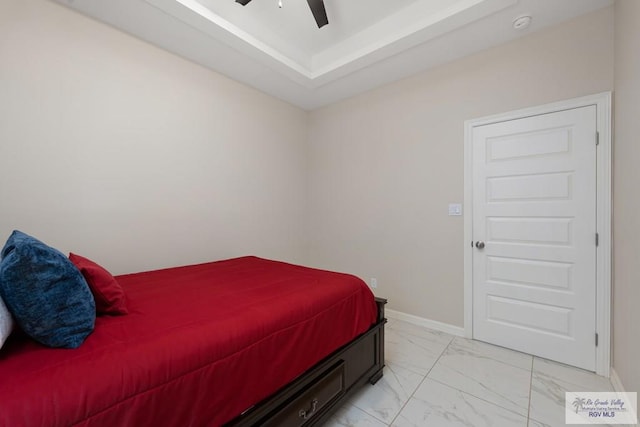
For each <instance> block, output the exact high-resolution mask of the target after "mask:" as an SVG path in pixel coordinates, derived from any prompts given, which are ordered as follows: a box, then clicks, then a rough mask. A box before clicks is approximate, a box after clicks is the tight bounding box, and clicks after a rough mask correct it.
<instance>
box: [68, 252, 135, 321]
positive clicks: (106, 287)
mask: <svg viewBox="0 0 640 427" xmlns="http://www.w3.org/2000/svg"><path fill="white" fill-rule="evenodd" d="M69 259H70V260H71V262H72V263H73V264H74V265H75V266H76V267H77V268H78V270H80V272H81V273H82V275H83V276H84V278H85V280H86V281H87V283H88V284H89V289H91V293H92V294H93V298H94V299H95V300H96V312H98V313H101V314H127V313H129V311H128V310H127V305H126V295H125V293H124V289H122V286H120V283H118V281H117V280H116V279H115V277H113V276H112V275H111V273H109V272H108V271H107V270H105V269H104V268H102V267H101V266H99V265H98V264H96V263H95V262H93V261H91V260H90V259H87V258H85V257H81V256H80V255H76V254H73V253H71V254H69Z"/></svg>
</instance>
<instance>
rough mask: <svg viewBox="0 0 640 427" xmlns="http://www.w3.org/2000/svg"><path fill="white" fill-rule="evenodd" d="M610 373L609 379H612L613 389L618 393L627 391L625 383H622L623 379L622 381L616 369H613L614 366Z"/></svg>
mask: <svg viewBox="0 0 640 427" xmlns="http://www.w3.org/2000/svg"><path fill="white" fill-rule="evenodd" d="M609 373H610V374H611V376H610V377H609V379H610V380H611V385H613V389H614V390H615V391H617V392H618V393H625V392H626V390H625V389H624V385H623V384H622V381H620V377H619V376H618V373H617V372H616V370H615V369H613V367H612V368H611V370H610V371H609Z"/></svg>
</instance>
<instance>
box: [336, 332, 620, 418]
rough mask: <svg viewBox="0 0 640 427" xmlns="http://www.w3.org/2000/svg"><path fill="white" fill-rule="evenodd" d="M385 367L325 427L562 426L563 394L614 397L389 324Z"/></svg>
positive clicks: (605, 387) (501, 351) (594, 378)
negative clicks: (591, 394) (379, 375)
mask: <svg viewBox="0 0 640 427" xmlns="http://www.w3.org/2000/svg"><path fill="white" fill-rule="evenodd" d="M385 333H386V336H385V352H386V367H385V371H384V376H383V377H382V379H381V380H380V381H378V383H377V384H375V385H373V386H371V385H366V386H365V387H364V388H363V389H362V390H361V391H359V392H358V394H356V395H355V396H354V397H353V398H352V399H351V400H350V401H349V402H348V403H347V404H345V405H344V406H343V407H342V408H341V409H340V410H338V411H337V412H336V413H335V414H334V415H333V417H332V418H331V419H329V421H328V422H327V423H326V424H325V426H324V427H340V426H348V427H385V426H387V427H390V426H391V427H413V426H415V427H428V426H434V427H449V426H460V427H463V426H464V427H489V426H492V427H493V426H495V427H503V426H504V427H557V426H564V425H565V423H564V392H565V391H613V386H612V385H611V383H610V382H609V380H608V379H607V378H604V377H600V376H598V375H595V374H593V373H590V372H587V371H583V370H581V369H577V368H573V367H569V366H566V365H562V364H559V363H555V362H550V361H548V360H545V359H541V358H538V357H535V356H531V355H528V354H523V353H519V352H516V351H512V350H507V349H505V348H502V347H497V346H493V345H490V344H486V343H483V342H479V341H472V340H468V339H465V338H460V337H454V336H452V335H448V334H445V333H442V332H437V331H433V330H430V329H427V328H423V327H420V326H416V325H413V324H410V323H406V322H403V321H400V320H396V319H389V323H387V325H386V329H385Z"/></svg>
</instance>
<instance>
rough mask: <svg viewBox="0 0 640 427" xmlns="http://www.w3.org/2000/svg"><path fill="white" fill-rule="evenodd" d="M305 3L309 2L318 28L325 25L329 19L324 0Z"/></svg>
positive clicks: (240, 0)
mask: <svg viewBox="0 0 640 427" xmlns="http://www.w3.org/2000/svg"><path fill="white" fill-rule="evenodd" d="M250 1H251V0H236V3H240V4H241V5H243V6H246V5H247V4H248V3H249V2H250ZM307 3H309V8H310V9H311V13H313V17H314V18H315V20H316V24H318V28H322V27H324V26H325V25H327V24H328V23H329V20H328V19H327V11H326V10H325V8H324V0H307Z"/></svg>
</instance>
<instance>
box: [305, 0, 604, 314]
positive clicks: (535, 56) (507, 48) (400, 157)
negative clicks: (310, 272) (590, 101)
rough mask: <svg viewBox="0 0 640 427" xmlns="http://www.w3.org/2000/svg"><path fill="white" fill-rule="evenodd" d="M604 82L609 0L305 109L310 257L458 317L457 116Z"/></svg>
mask: <svg viewBox="0 0 640 427" xmlns="http://www.w3.org/2000/svg"><path fill="white" fill-rule="evenodd" d="M612 89H613V10H612V8H607V9H604V10H601V11H598V12H595V13H592V14H589V15H585V16H582V17H579V18H577V19H575V20H573V21H570V22H568V23H566V24H563V25H562V26H559V27H555V28H552V29H550V30H548V31H544V32H541V33H538V34H533V35H530V36H527V37H525V38H522V39H520V40H518V41H515V42H512V43H510V44H507V45H503V46H500V47H497V48H493V49H490V50H487V51H484V52H482V53H479V54H476V55H474V56H472V57H468V58H465V59H462V60H459V61H456V62H454V63H451V64H448V65H444V66H441V67H439V68H437V69H434V70H431V71H428V72H424V73H422V74H419V75H416V76H414V77H411V78H408V79H405V80H402V81H400V82H397V83H394V84H390V85H388V86H386V87H384V88H381V89H378V90H374V91H371V92H367V93H365V94H363V95H361V96H357V97H354V98H351V99H349V100H346V101H344V102H341V103H338V104H334V105H331V106H329V107H326V108H323V109H320V110H316V111H314V112H313V113H312V114H311V117H310V137H309V143H310V148H309V149H310V156H309V158H310V172H311V175H310V183H309V185H310V194H309V200H310V202H309V206H310V213H309V221H310V222H309V229H310V233H311V238H310V245H309V248H308V257H309V260H313V263H315V264H318V265H321V266H322V267H325V268H330V269H337V270H344V271H351V272H353V273H355V274H358V275H360V276H361V277H363V278H367V279H368V278H370V277H376V278H377V279H378V289H377V292H376V293H377V294H379V295H381V296H385V297H387V298H388V299H389V307H390V308H392V309H396V310H400V311H403V312H406V313H409V314H413V315H417V316H420V317H424V318H428V319H433V320H437V321H440V322H445V323H449V324H453V325H458V326H462V325H463V244H464V242H463V218H462V217H450V216H447V205H448V204H449V203H452V202H462V201H463V189H464V185H463V141H464V121H465V120H466V119H472V118H477V117H482V116H486V115H490V114H495V113H500V112H506V111H510V110H513V109H518V108H523V107H528V106H535V105H539V104H543V103H548V102H552V101H556V100H562V99H568V98H573V97H578V96H582V95H588V94H593V93H598V92H602V91H608V90H612Z"/></svg>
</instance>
